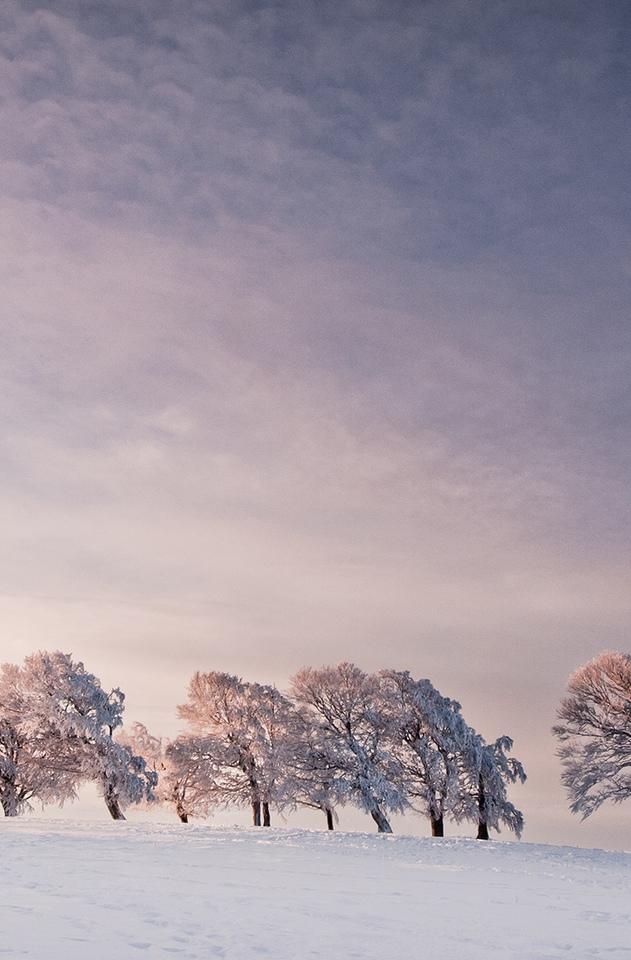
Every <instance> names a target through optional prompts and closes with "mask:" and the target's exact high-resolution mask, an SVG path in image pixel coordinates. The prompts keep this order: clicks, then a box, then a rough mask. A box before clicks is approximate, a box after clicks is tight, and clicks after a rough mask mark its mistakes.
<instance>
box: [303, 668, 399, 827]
mask: <svg viewBox="0 0 631 960" xmlns="http://www.w3.org/2000/svg"><path fill="white" fill-rule="evenodd" d="M292 693H293V696H294V697H295V699H296V701H297V702H298V703H299V704H300V706H301V707H302V708H304V709H306V710H308V711H309V712H310V713H311V715H312V717H313V722H314V723H317V724H318V725H319V727H320V731H321V736H322V738H323V739H324V741H325V742H326V744H327V751H328V753H329V756H330V758H331V760H332V762H333V763H334V764H335V768H336V771H337V775H338V778H339V779H341V780H343V782H344V783H345V786H346V790H347V793H348V796H349V799H352V800H353V801H354V802H356V803H357V804H358V805H359V806H360V807H361V808H362V809H364V810H365V811H366V812H367V813H369V814H370V816H371V817H372V819H373V820H374V821H375V823H376V824H377V829H378V831H379V832H380V833H392V828H391V826H390V823H389V821H388V817H387V814H388V812H390V811H401V810H403V809H404V808H405V807H406V806H407V800H406V797H405V793H404V791H403V787H402V784H401V782H400V779H399V767H398V764H397V763H396V761H395V760H394V758H393V757H392V756H391V754H390V752H389V750H388V742H387V734H388V721H387V718H386V717H385V716H384V715H383V713H382V712H381V711H380V709H379V683H378V681H377V678H375V677H373V676H369V675H368V674H366V673H364V672H363V670H360V668H359V667H357V666H355V664H353V663H340V664H338V665H337V666H333V667H323V668H321V669H313V668H311V667H305V668H304V669H302V670H300V671H299V672H298V673H297V674H296V676H295V677H294V678H293V680H292Z"/></svg>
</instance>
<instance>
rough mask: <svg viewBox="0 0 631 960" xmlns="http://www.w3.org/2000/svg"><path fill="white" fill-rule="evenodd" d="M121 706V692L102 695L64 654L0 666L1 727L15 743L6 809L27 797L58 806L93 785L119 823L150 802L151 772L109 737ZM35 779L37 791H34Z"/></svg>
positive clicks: (21, 805)
mask: <svg viewBox="0 0 631 960" xmlns="http://www.w3.org/2000/svg"><path fill="white" fill-rule="evenodd" d="M123 703H124V695H123V693H122V692H121V691H120V690H118V689H115V690H112V691H111V692H109V693H107V692H106V691H105V690H103V688H102V687H101V684H100V682H99V680H98V679H97V678H96V677H95V676H94V675H93V674H91V673H88V671H87V670H86V669H85V667H84V666H83V664H82V663H79V662H75V661H73V660H72V657H71V656H70V655H69V654H65V653H61V652H59V651H57V652H54V653H48V652H39V653H35V654H32V655H31V656H29V657H26V658H25V660H24V663H23V665H22V666H15V665H13V664H5V665H4V666H3V667H2V669H1V670H0V709H1V712H2V721H3V728H4V729H5V731H11V738H12V742H13V744H14V745H15V744H16V743H17V744H19V751H18V752H17V753H16V754H15V760H14V762H13V773H12V782H8V781H6V771H7V770H8V769H10V765H9V764H7V763H5V764H4V765H3V766H4V769H5V773H4V778H5V782H4V785H3V795H4V796H5V799H6V806H5V803H3V806H5V810H7V809H8V810H9V811H12V812H20V809H23V808H24V805H25V803H27V802H28V800H29V799H30V798H31V797H32V798H36V799H39V800H40V801H42V802H50V801H56V802H59V803H61V802H63V801H64V800H65V799H68V798H69V797H72V796H74V795H75V792H76V788H77V786H78V785H79V784H81V783H84V782H88V781H91V782H94V783H96V785H97V787H98V789H99V791H100V793H101V795H102V796H103V799H104V800H105V803H106V805H107V808H108V810H109V812H110V814H111V816H112V817H113V818H114V819H124V814H123V809H124V807H125V806H127V805H128V804H130V803H137V802H139V801H140V800H142V799H143V798H144V797H146V796H149V795H151V791H152V789H153V786H154V784H155V782H156V779H157V778H156V775H155V773H153V772H152V771H149V770H147V769H146V765H145V762H144V760H143V759H142V757H139V756H136V755H134V754H133V753H132V751H131V750H130V749H129V748H128V747H126V746H124V745H123V744H120V743H117V742H116V741H115V740H114V737H113V734H114V731H115V730H116V728H117V727H119V726H120V724H121V722H122V714H123ZM35 773H36V775H37V777H39V779H40V785H39V786H37V787H35V788H34V787H33V777H34V775H35ZM16 788H17V794H16ZM16 796H17V801H16V799H15V797H16Z"/></svg>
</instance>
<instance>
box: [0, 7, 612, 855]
mask: <svg viewBox="0 0 631 960" xmlns="http://www.w3.org/2000/svg"><path fill="white" fill-rule="evenodd" d="M624 18H625V6H624V5H623V4H616V3H614V4H608V5H606V8H605V7H603V6H601V5H591V6H588V5H578V6H577V5H576V4H574V3H561V2H559V3H554V4H550V3H545V4H543V3H542V4H540V5H538V4H531V5H529V7H528V10H527V11H525V9H524V7H523V5H522V4H517V3H514V4H513V3H497V4H496V3H480V4H478V3H475V2H473V3H471V2H468V3H459V2H449V3H444V2H441V3H424V4H412V3H392V2H389V3H380V2H368V0H367V2H354V3H351V2H349V3H345V4H342V5H340V4H333V3H331V4H328V3H317V4H316V3H310V2H309V3H307V2H304V3H300V2H292V3H253V4H247V3H229V4H228V3H225V4H224V3H220V2H217V3H207V2H203V3H202V2H200V3H195V2H191V0H187V2H185V3H184V2H181V3H178V2H175V3H173V2H169V3H166V2H159V0H155V2H154V0H152V2H150V0H147V2H136V3H134V4H133V5H130V4H128V3H122V2H121V3H118V2H114V0H108V2H107V3H94V4H92V3H85V2H78V0H77V2H72V0H68V2H64V0H59V2H49V3H47V4H45V5H44V8H42V7H41V6H40V5H38V4H35V3H29V2H14V0H8V2H7V3H5V4H4V5H3V8H2V13H0V21H2V22H1V23H0V26H1V28H2V29H1V30H0V36H1V38H2V39H1V40H0V54H1V58H0V82H1V84H2V88H3V90H5V91H6V96H5V99H4V101H3V102H2V105H1V106H0V111H1V120H2V128H3V131H5V135H3V147H2V150H3V174H4V175H3V191H2V207H3V212H2V223H3V227H4V229H3V231H2V238H1V242H2V258H1V263H2V268H1V269H2V275H3V276H2V283H3V292H4V298H3V299H4V305H3V314H2V317H3V318H2V336H3V349H2V352H1V356H0V371H1V374H2V384H3V398H4V410H5V416H4V423H5V430H4V431H3V446H2V454H1V455H2V463H3V467H2V469H3V480H4V482H3V485H2V496H1V500H0V511H1V513H2V525H3V532H4V536H3V539H2V547H1V548H0V555H1V556H2V570H3V574H2V583H3V596H2V601H1V602H2V607H3V614H4V620H5V623H6V625H7V628H6V634H5V654H4V656H5V658H6V659H11V658H14V657H19V656H21V655H23V654H24V653H25V652H28V651H29V650H31V649H33V648H35V647H40V646H44V647H52V646H61V647H63V648H64V649H72V650H74V652H75V653H76V654H78V655H80V656H82V657H84V658H85V659H86V661H87V662H88V663H89V665H90V666H91V667H92V668H93V669H95V670H97V672H100V673H101V674H102V675H103V678H104V680H106V681H107V682H111V683H121V684H122V685H123V686H125V687H126V688H127V689H128V691H129V704H130V706H129V709H130V712H131V713H133V714H134V716H138V717H139V718H143V719H144V718H148V719H149V720H150V721H151V722H152V723H153V724H154V725H155V726H156V728H157V729H162V730H164V731H169V730H172V729H173V728H174V719H173V705H174V704H175V703H176V702H178V701H179V700H181V699H182V695H183V689H184V685H185V683H186V680H187V678H188V676H189V675H190V673H191V672H192V670H194V669H197V668H204V667H206V668H209V669H210V668H214V667H216V668H221V669H230V670H234V671H236V672H241V673H244V674H247V675H251V676H253V677H256V678H260V679H269V680H274V681H276V682H279V683H282V682H284V680H285V679H286V677H287V676H288V674H290V673H291V672H292V671H293V670H294V669H295V668H296V667H298V666H299V665H301V664H302V663H304V662H319V661H331V660H335V659H340V658H352V659H356V660H358V661H359V662H361V663H362V664H364V665H365V666H367V667H369V668H372V667H378V666H381V665H382V664H384V663H387V664H392V665H395V666H405V667H409V668H410V669H412V670H413V671H415V672H418V673H419V674H420V675H429V676H431V677H432V678H434V679H435V680H436V681H437V682H438V684H439V685H440V687H441V688H443V689H444V691H445V693H447V694H450V695H453V696H456V697H458V698H459V699H460V700H461V701H462V702H463V704H464V706H465V711H466V712H468V713H469V714H470V715H471V717H472V719H473V720H474V722H475V723H476V725H478V726H479V727H480V729H481V730H482V731H483V732H484V733H486V734H487V735H488V736H494V735H496V734H497V733H500V732H504V731H505V730H506V731H508V732H511V733H513V734H514V735H515V737H516V740H517V746H518V752H519V753H520V754H521V755H523V756H524V758H525V760H526V761H527V765H528V766H529V768H530V773H531V780H530V784H529V787H528V790H527V793H528V796H529V798H530V799H528V798H527V797H526V790H524V791H523V798H524V799H523V804H524V808H525V810H526V813H527V815H528V814H530V820H529V830H528V834H527V836H528V837H529V838H530V839H537V838H548V837H552V836H555V837H558V838H560V839H568V840H572V841H574V842H581V841H584V842H597V843H606V842H609V843H616V844H619V843H622V842H623V841H622V839H621V830H622V826H621V824H622V821H621V819H620V815H619V814H618V815H617V816H616V813H615V812H614V813H613V814H612V815H610V816H609V818H607V817H606V816H605V815H603V816H602V817H601V819H600V821H599V823H598V824H596V823H595V822H594V824H593V825H589V826H586V827H580V828H579V827H578V826H577V825H576V824H575V823H573V822H572V821H571V819H570V817H569V814H567V815H566V814H564V813H563V804H564V802H563V798H562V796H561V794H560V790H559V787H558V785H557V776H558V770H557V765H556V761H555V760H554V757H553V750H554V747H553V744H552V743H551V740H550V736H549V732H548V731H549V726H550V724H551V722H552V720H553V714H554V707H555V702H556V700H557V698H558V697H559V695H560V693H561V691H562V689H563V684H564V680H565V677H566V675H567V673H568V671H569V670H571V669H572V668H573V667H574V666H575V665H576V664H577V663H579V662H580V661H581V660H583V659H585V658H586V657H589V656H591V655H593V654H595V653H596V652H597V651H599V650H600V649H602V648H605V647H621V648H625V647H626V648H628V623H629V613H630V607H631V601H630V600H629V589H628V556H629V549H628V545H629V534H630V532H631V522H630V520H631V518H630V512H629V498H628V492H627V491H628V482H629V473H630V470H629V422H630V418H629V414H630V400H631V396H630V391H629V384H628V369H629V360H630V354H631V327H630V326H629V324H628V307H627V304H628V297H629V278H630V269H629V264H630V260H629V252H630V247H629V211H628V207H627V206H626V203H627V201H626V200H625V197H626V187H625V183H626V175H627V166H628V165H627V157H628V153H629V147H630V145H631V144H630V142H629V140H630V133H629V125H628V122H627V119H626V118H627V116H628V106H629V90H630V85H629V66H628V63H629V60H628V56H627V54H628V51H627V50H625V49H624V41H623V40H622V39H621V37H622V36H623V35H624V30H623V28H624ZM520 800H521V797H520ZM607 831H609V832H607ZM628 840H629V837H627V839H626V841H625V842H627V843H628Z"/></svg>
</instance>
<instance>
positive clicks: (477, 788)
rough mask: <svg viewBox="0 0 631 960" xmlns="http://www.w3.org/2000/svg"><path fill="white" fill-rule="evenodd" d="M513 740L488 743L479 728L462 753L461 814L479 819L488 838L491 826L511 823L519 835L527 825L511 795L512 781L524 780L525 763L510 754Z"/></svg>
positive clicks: (498, 827) (496, 827) (480, 828)
mask: <svg viewBox="0 0 631 960" xmlns="http://www.w3.org/2000/svg"><path fill="white" fill-rule="evenodd" d="M512 747H513V741H512V740H511V738H510V737H506V736H502V737H498V738H497V740H495V742H494V743H486V742H485V740H484V739H483V738H482V737H481V736H480V735H479V734H477V733H475V731H472V739H471V740H470V741H469V743H468V745H467V748H466V749H465V751H464V752H463V753H462V754H461V756H460V764H461V770H460V795H459V799H458V806H457V814H458V816H460V817H462V818H466V819H470V820H475V821H477V824H478V833H477V839H478V840H488V839H489V830H491V829H493V830H497V831H498V832H499V831H500V830H501V828H502V826H505V827H508V829H509V830H511V831H512V832H513V833H514V834H516V836H517V837H520V836H521V833H522V830H523V828H524V817H523V814H522V813H521V811H520V810H518V809H517V807H515V806H514V804H513V803H511V801H510V800H509V799H508V791H507V785H508V784H509V783H524V782H525V780H526V773H525V770H524V768H523V766H522V764H521V763H520V762H519V760H517V759H516V758H515V757H512V756H510V755H509V751H510V750H512Z"/></svg>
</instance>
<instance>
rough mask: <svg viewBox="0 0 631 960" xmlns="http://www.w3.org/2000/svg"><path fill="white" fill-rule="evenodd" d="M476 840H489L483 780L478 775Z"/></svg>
mask: <svg viewBox="0 0 631 960" xmlns="http://www.w3.org/2000/svg"><path fill="white" fill-rule="evenodd" d="M476 839H477V840H488V839H489V828H488V825H487V822H486V794H485V792H484V780H483V779H482V774H480V777H479V780H478V835H477V837H476Z"/></svg>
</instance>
